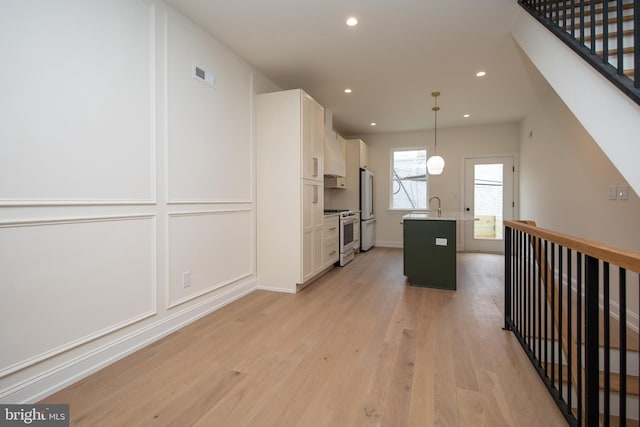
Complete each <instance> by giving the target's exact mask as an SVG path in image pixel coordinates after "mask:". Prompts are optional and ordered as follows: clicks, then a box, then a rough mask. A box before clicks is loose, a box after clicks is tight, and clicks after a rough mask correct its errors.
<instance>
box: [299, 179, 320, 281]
mask: <svg viewBox="0 0 640 427" xmlns="http://www.w3.org/2000/svg"><path fill="white" fill-rule="evenodd" d="M323 197H324V188H323V187H322V185H319V184H318V183H317V182H315V181H308V180H303V181H302V282H301V283H305V282H307V281H308V280H309V279H311V278H313V277H314V276H315V275H316V274H318V273H320V272H321V271H322V270H323V268H324V264H323V263H322V243H323V242H322V230H323V226H324V221H323V215H324V208H323V203H322V199H323Z"/></svg>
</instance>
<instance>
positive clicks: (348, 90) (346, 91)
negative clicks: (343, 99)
mask: <svg viewBox="0 0 640 427" xmlns="http://www.w3.org/2000/svg"><path fill="white" fill-rule="evenodd" d="M351 92H353V91H352V90H351V89H349V88H346V89H345V90H344V93H351Z"/></svg>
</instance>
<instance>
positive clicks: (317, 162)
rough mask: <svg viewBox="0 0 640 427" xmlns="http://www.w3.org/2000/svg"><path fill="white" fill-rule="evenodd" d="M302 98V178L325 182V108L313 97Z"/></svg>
mask: <svg viewBox="0 0 640 427" xmlns="http://www.w3.org/2000/svg"><path fill="white" fill-rule="evenodd" d="M300 93H301V97H302V132H303V134H302V178H304V179H311V180H313V181H323V180H324V135H323V132H324V108H322V106H321V105H320V104H318V103H317V102H316V100H315V99H313V98H312V97H311V96H309V95H308V94H306V93H305V92H303V91H300Z"/></svg>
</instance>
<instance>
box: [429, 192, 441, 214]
mask: <svg viewBox="0 0 640 427" xmlns="http://www.w3.org/2000/svg"><path fill="white" fill-rule="evenodd" d="M433 199H436V200H437V201H438V217H441V216H442V209H440V197H438V196H433V197H431V198H430V199H429V205H431V201H432V200H433Z"/></svg>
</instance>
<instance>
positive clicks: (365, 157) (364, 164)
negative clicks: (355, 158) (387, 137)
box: [360, 141, 369, 169]
mask: <svg viewBox="0 0 640 427" xmlns="http://www.w3.org/2000/svg"><path fill="white" fill-rule="evenodd" d="M360 167H361V168H364V169H367V168H368V167H369V147H367V144H365V143H364V141H360Z"/></svg>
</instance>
